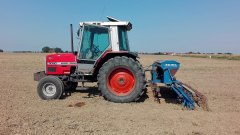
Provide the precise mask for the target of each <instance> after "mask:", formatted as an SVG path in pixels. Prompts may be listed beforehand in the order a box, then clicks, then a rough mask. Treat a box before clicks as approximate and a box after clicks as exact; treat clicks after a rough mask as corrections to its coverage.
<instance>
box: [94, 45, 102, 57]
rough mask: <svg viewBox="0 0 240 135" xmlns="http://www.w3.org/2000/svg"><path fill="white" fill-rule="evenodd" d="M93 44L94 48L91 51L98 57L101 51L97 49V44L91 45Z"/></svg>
mask: <svg viewBox="0 0 240 135" xmlns="http://www.w3.org/2000/svg"><path fill="white" fill-rule="evenodd" d="M93 46H94V48H93V51H92V52H93V54H94V56H97V57H98V55H99V53H100V52H101V51H100V49H99V46H97V45H93Z"/></svg>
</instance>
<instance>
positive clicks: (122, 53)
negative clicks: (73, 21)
mask: <svg viewBox="0 0 240 135" xmlns="http://www.w3.org/2000/svg"><path fill="white" fill-rule="evenodd" d="M108 20H109V21H108V22H82V23H80V28H79V30H78V37H79V38H80V42H79V48H78V52H74V50H73V34H72V33H73V32H72V27H71V43H72V53H56V54H49V55H47V56H46V62H45V64H46V65H45V71H41V72H37V73H35V74H34V80H35V81H39V83H38V86H37V92H38V95H39V96H40V97H41V98H42V99H44V100H49V99H59V98H60V97H61V96H62V94H63V92H64V91H65V90H69V89H76V87H77V85H78V82H97V83H98V88H99V90H100V91H101V93H102V96H103V97H104V98H106V99H107V100H109V101H112V102H119V103H126V102H132V101H137V100H138V99H139V98H140V97H141V95H142V94H143V93H144V89H145V87H146V86H145V85H146V80H145V73H144V69H143V67H142V66H141V64H140V63H139V62H138V60H137V57H138V56H137V54H136V53H133V52H130V49H129V43H128V36H127V31H130V30H131V29H132V24H131V23H130V22H125V21H119V20H117V19H114V18H111V17H108Z"/></svg>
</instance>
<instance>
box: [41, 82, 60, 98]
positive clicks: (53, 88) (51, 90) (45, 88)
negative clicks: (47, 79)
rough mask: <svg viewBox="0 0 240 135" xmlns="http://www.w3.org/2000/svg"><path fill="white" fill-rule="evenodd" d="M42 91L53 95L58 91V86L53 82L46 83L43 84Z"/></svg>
mask: <svg viewBox="0 0 240 135" xmlns="http://www.w3.org/2000/svg"><path fill="white" fill-rule="evenodd" d="M42 91H43V94H44V95H46V96H53V95H54V94H55V93H56V91H57V87H56V86H55V85H54V84H53V83H46V84H45V85H44V86H43V88H42Z"/></svg>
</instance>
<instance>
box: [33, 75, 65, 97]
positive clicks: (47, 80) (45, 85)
mask: <svg viewBox="0 0 240 135" xmlns="http://www.w3.org/2000/svg"><path fill="white" fill-rule="evenodd" d="M63 91H64V86H63V83H62V81H61V80H60V79H59V78H58V77H55V76H46V77H44V78H42V79H41V80H40V81H39V83H38V86H37V92H38V95H39V97H40V98H41V99H44V100H51V99H59V98H60V97H61V96H62V93H63Z"/></svg>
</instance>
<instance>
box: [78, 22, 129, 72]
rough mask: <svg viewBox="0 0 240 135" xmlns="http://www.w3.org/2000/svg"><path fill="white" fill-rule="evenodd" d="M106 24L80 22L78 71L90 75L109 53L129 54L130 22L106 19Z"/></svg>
mask: <svg viewBox="0 0 240 135" xmlns="http://www.w3.org/2000/svg"><path fill="white" fill-rule="evenodd" d="M107 18H108V20H109V21H108V22H81V23H80V28H79V30H78V36H79V38H80V42H79V50H78V55H77V61H78V71H79V72H83V73H89V74H91V73H92V72H93V69H94V68H93V67H94V66H95V64H96V62H97V61H98V60H99V59H100V58H102V56H104V55H106V54H107V53H109V52H112V53H113V52H129V51H130V49H129V43H128V36H127V31H130V30H131V29H132V24H131V23H130V22H123V21H119V20H117V19H114V18H112V17H107Z"/></svg>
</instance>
